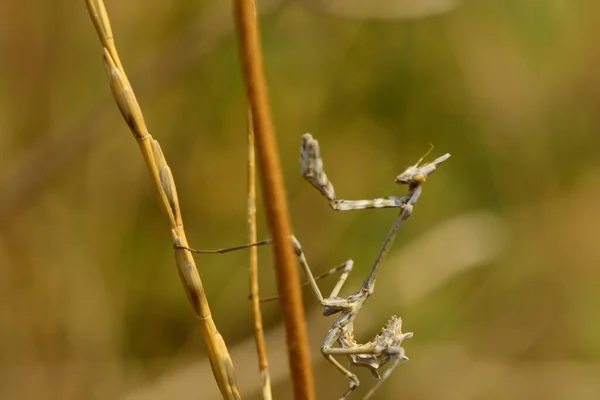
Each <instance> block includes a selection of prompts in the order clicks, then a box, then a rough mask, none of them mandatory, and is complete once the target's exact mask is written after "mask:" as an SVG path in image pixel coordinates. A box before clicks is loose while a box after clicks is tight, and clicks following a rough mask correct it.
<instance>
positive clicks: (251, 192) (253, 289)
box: [248, 110, 272, 400]
mask: <svg viewBox="0 0 600 400" xmlns="http://www.w3.org/2000/svg"><path fill="white" fill-rule="evenodd" d="M256 240H257V235H256V162H255V155H254V129H253V128H252V112H251V111H250V110H248V243H254V242H256ZM249 251H250V268H249V269H250V300H251V302H252V319H253V320H254V339H255V341H256V352H257V353H258V368H259V370H260V375H261V381H262V392H263V399H264V400H271V399H272V394H271V374H270V373H269V361H268V358H267V345H266V343H265V333H264V330H263V324H262V314H261V312H260V303H261V301H260V295H259V290H258V248H257V247H255V246H252V247H250V248H249Z"/></svg>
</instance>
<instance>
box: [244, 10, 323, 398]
mask: <svg viewBox="0 0 600 400" xmlns="http://www.w3.org/2000/svg"><path fill="white" fill-rule="evenodd" d="M234 14H235V19H236V26H237V30H238V37H239V46H240V53H241V59H242V66H243V75H244V83H245V86H246V94H247V97H248V102H249V104H250V109H251V112H252V119H253V126H254V132H255V135H256V149H257V152H258V163H259V166H260V176H261V180H262V183H263V184H262V188H263V194H264V199H265V209H266V216H267V222H268V224H269V228H270V230H271V234H272V237H273V241H274V246H273V252H274V255H275V264H276V270H275V271H276V276H277V287H278V292H279V295H280V296H281V303H280V304H281V307H282V309H283V321H284V326H285V331H286V339H287V350H288V362H289V365H290V370H291V374H292V383H293V387H294V395H295V399H296V400H305V399H306V400H313V399H314V398H315V393H314V378H313V375H312V365H311V361H310V352H309V347H308V338H307V333H306V321H305V320H304V307H303V304H302V295H301V291H300V279H299V277H298V273H297V270H296V262H295V259H294V255H293V252H292V246H291V243H290V240H289V237H290V234H291V229H290V222H289V217H288V212H287V204H286V200H285V192H284V187H283V177H282V173H281V167H280V162H279V155H278V153H277V146H276V141H275V133H274V128H273V123H272V121H271V115H270V109H269V104H268V99H267V87H266V82H265V77H264V71H263V64H262V54H261V50H260V44H259V36H258V23H257V20H256V18H255V12H254V4H253V2H252V0H234Z"/></svg>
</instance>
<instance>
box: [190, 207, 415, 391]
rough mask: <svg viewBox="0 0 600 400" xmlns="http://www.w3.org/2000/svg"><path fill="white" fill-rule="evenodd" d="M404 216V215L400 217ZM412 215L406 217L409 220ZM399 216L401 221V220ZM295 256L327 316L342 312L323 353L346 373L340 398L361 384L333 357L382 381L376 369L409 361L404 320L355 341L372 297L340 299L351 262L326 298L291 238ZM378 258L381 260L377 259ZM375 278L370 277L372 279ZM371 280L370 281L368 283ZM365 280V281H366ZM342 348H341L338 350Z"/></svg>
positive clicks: (392, 320) (394, 320) (361, 293)
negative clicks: (368, 338)
mask: <svg viewBox="0 0 600 400" xmlns="http://www.w3.org/2000/svg"><path fill="white" fill-rule="evenodd" d="M402 215H404V213H401V216H402ZM409 215H410V214H407V216H405V217H404V219H405V218H408V216H409ZM401 216H399V218H400V217H401ZM399 226H400V225H399V224H395V225H394V227H393V228H392V230H391V231H390V233H388V239H389V237H390V236H391V235H394V234H395V231H396V230H397V229H398V228H399ZM290 239H291V241H292V245H293V248H294V251H295V253H296V256H297V257H298V260H299V263H300V265H301V267H302V269H303V271H304V272H305V274H306V276H307V278H308V283H309V285H310V286H311V287H312V289H313V292H314V295H315V297H316V298H317V300H318V301H319V303H320V304H321V305H322V306H323V307H324V308H323V314H324V315H332V314H337V313H339V314H340V316H339V317H338V318H337V320H336V321H335V323H334V324H333V326H332V328H331V329H330V330H329V331H328V333H327V335H326V336H325V340H324V341H323V344H322V346H321V352H322V354H323V356H324V357H325V358H326V359H327V360H328V361H329V362H330V363H331V364H332V365H333V366H334V367H335V368H336V369H338V370H339V371H340V372H341V373H342V374H344V375H345V376H346V377H347V378H348V380H349V389H348V390H347V391H346V392H345V393H344V394H343V396H342V397H341V398H340V399H346V397H347V396H349V395H350V394H351V393H352V392H353V391H354V390H355V389H356V388H357V387H358V386H359V384H360V381H359V380H358V378H357V377H356V375H355V374H353V373H352V372H350V371H349V370H348V369H347V368H345V367H344V366H343V365H342V364H341V363H340V362H339V361H337V360H336V359H335V358H334V356H340V355H341V356H347V357H348V358H349V360H350V363H351V364H353V365H356V366H363V367H367V368H369V370H370V371H371V373H372V375H373V376H374V377H375V378H376V379H382V378H380V375H379V373H378V372H377V369H378V368H379V367H381V366H383V365H385V364H386V363H387V362H388V361H391V360H401V361H407V360H408V358H407V357H406V356H405V355H404V349H403V348H402V347H401V346H400V344H401V342H402V340H404V339H407V338H410V337H411V336H412V333H402V331H401V328H402V321H401V319H400V318H398V317H396V316H392V317H391V318H390V320H389V321H388V323H387V325H386V326H385V327H384V328H383V329H382V331H381V333H380V334H379V335H377V336H376V337H375V339H374V340H373V341H372V342H369V343H367V344H358V343H356V341H355V340H354V328H353V320H354V318H355V317H356V315H357V314H358V311H359V310H360V309H361V307H362V305H363V303H364V302H365V301H366V299H367V298H368V297H369V296H370V295H371V294H372V290H368V291H364V290H362V287H363V286H365V284H363V285H362V286H361V288H360V289H359V290H358V291H357V292H355V293H353V294H351V295H349V296H347V297H345V298H342V297H338V294H339V292H340V290H341V288H342V286H343V284H344V283H345V281H346V279H347V277H348V275H349V274H350V271H351V270H352V266H353V262H352V260H348V261H346V262H345V263H344V264H342V266H340V267H342V268H343V272H342V274H341V276H340V278H339V280H338V282H337V284H336V285H335V287H334V288H333V290H332V291H331V293H330V295H329V296H328V297H326V298H324V297H323V295H322V293H321V291H320V289H319V288H318V286H317V284H316V279H317V277H315V276H313V274H312V271H311V269H310V267H309V265H308V262H307V260H306V257H305V255H304V252H303V250H302V246H301V244H300V242H299V241H298V240H297V239H296V238H295V237H294V236H291V237H290ZM270 242H271V240H270V239H267V240H263V241H260V242H255V243H249V244H245V245H241V246H235V247H233V248H227V249H217V250H195V249H188V250H190V251H192V252H195V253H225V252H228V251H233V250H231V249H236V250H239V249H243V248H246V247H250V246H257V245H263V244H268V243H270ZM378 259H379V258H378ZM340 267H336V268H334V269H332V270H330V271H328V273H326V274H324V275H330V274H331V273H332V271H336V270H339V269H342V268H340ZM371 275H374V274H370V275H369V276H371ZM368 279H369V278H367V280H368ZM367 280H365V281H367ZM336 345H337V346H339V347H336ZM387 372H388V371H386V373H384V375H383V379H386V378H387V377H388V376H389V375H390V374H389V373H387Z"/></svg>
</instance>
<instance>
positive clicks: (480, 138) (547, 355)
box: [0, 0, 600, 400]
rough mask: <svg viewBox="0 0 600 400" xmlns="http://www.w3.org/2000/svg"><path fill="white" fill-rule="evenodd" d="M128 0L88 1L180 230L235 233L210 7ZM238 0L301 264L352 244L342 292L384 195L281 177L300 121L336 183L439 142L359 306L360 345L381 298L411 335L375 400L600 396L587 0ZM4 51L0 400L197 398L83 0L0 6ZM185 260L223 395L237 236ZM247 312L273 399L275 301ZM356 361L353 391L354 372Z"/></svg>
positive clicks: (226, 83)
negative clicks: (198, 293)
mask: <svg viewBox="0 0 600 400" xmlns="http://www.w3.org/2000/svg"><path fill="white" fill-rule="evenodd" d="M148 4H149V3H147V2H142V1H133V2H127V3H120V2H115V1H110V2H108V4H107V7H108V9H109V13H110V14H111V20H112V23H113V29H114V33H115V36H116V40H117V45H118V47H119V49H120V54H121V57H122V61H123V63H124V64H125V66H126V68H127V70H128V74H129V77H130V79H131V81H132V84H133V85H134V86H135V87H136V92H137V95H138V99H139V101H140V103H141V106H142V108H143V110H144V114H145V116H146V121H147V123H148V126H149V128H150V131H151V132H152V134H153V135H154V136H155V137H156V138H157V139H158V140H160V142H161V145H162V148H163V150H164V152H165V154H166V156H167V158H168V160H169V164H170V166H171V168H172V169H173V173H174V175H175V180H176V183H177V187H178V189H179V195H180V201H181V205H182V208H183V212H184V220H185V221H186V226H187V228H188V233H189V235H190V237H189V239H190V242H191V244H192V245H193V246H194V247H197V248H216V247H224V246H228V245H235V244H239V243H242V242H244V238H245V225H244V224H245V220H246V219H245V187H246V184H245V154H246V153H245V102H244V95H243V87H242V82H241V79H240V68H239V65H238V55H237V47H236V43H235V35H232V32H231V21H230V20H231V18H230V13H229V10H228V9H227V8H226V7H224V3H223V4H220V3H218V2H209V1H204V2H190V1H183V2H175V3H173V2H153V3H152V6H151V7H148ZM259 5H260V6H261V7H263V8H264V14H263V17H262V35H263V43H264V53H265V63H266V68H267V76H268V78H269V85H270V96H271V101H272V108H273V113H274V117H275V123H276V128H277V133H278V137H279V148H280V151H281V158H282V161H283V168H284V173H285V177H286V185H287V190H288V194H289V197H288V199H289V202H290V212H291V214H292V221H293V223H294V230H295V232H296V234H297V236H298V237H299V239H300V240H301V241H302V242H303V245H304V247H305V250H306V252H307V255H308V258H309V262H310V263H311V265H312V266H313V268H314V269H315V270H316V271H325V270H327V269H329V268H331V267H332V266H334V265H337V264H339V263H340V262H342V261H343V260H345V259H346V258H348V257H352V258H353V259H354V260H355V263H356V264H355V265H356V268H355V270H354V272H353V276H351V279H350V284H349V288H350V289H352V288H353V287H355V286H352V285H358V283H359V282H360V281H361V280H362V278H363V277H364V274H365V271H366V270H367V269H368V268H369V267H370V263H371V262H372V260H373V259H374V257H375V255H376V253H377V251H378V250H379V246H380V243H381V240H382V239H383V237H384V236H385V233H386V231H387V229H388V226H389V225H390V224H391V223H392V220H393V219H394V217H395V211H390V210H379V211H371V212H355V213H335V212H332V211H331V210H330V209H329V208H328V207H327V205H326V203H325V201H324V200H323V199H322V198H321V197H320V195H319V194H318V193H317V192H316V191H315V190H314V189H313V188H311V187H310V186H309V185H307V184H306V183H305V182H304V181H303V179H302V178H301V177H300V174H299V168H298V150H299V143H300V136H301V134H302V133H304V132H311V133H312V134H313V135H314V136H315V137H316V138H318V139H319V141H320V143H321V148H322V152H323V157H324V159H325V167H326V171H327V173H328V175H329V177H330V178H331V179H332V181H333V182H334V184H335V186H336V190H337V193H338V195H339V196H340V197H342V198H349V199H358V198H365V197H368V196H387V195H392V194H394V195H397V194H400V193H402V190H403V188H398V187H397V186H395V184H394V181H393V180H394V177H395V176H396V175H397V173H399V172H400V171H401V170H403V169H404V168H405V167H406V166H407V165H409V164H412V163H414V162H415V161H416V160H418V159H419V157H421V155H423V154H424V153H425V152H426V151H427V149H428V148H429V143H432V144H433V145H434V150H433V153H432V156H436V155H439V154H442V153H444V152H449V153H451V154H452V156H453V157H452V158H451V159H450V160H449V162H448V163H446V164H444V165H443V167H441V168H440V170H439V171H438V172H437V173H436V174H435V175H433V176H432V178H431V179H430V182H428V183H427V184H426V186H425V189H424V193H423V196H422V198H421V199H420V201H419V204H418V206H417V208H416V209H415V214H414V217H413V218H412V219H411V220H410V221H409V223H408V224H407V225H406V227H405V228H403V229H402V231H401V233H400V236H399V239H398V241H397V243H396V245H395V250H394V251H395V254H392V256H391V257H390V258H389V260H388V265H387V266H386V268H384V270H383V275H382V277H381V278H380V280H379V282H378V287H377V291H376V293H375V296H374V297H373V298H372V300H371V301H370V302H369V303H367V305H366V307H365V309H364V311H363V313H365V315H364V316H362V315H361V318H359V319H358V321H357V331H358V332H359V338H358V339H359V340H365V341H366V340H368V338H370V337H373V335H374V334H375V332H376V331H378V330H379V329H380V327H381V326H382V325H383V323H384V322H385V321H386V319H387V317H388V316H389V315H390V314H392V313H398V314H399V315H401V316H402V318H403V319H404V326H405V329H406V330H408V331H414V332H415V337H414V338H413V339H411V340H409V341H407V342H406V343H405V348H406V351H407V354H408V356H409V357H411V361H410V362H409V363H408V364H405V365H403V366H401V367H400V368H399V369H398V370H397V371H396V372H395V373H394V375H393V377H392V378H391V379H390V380H389V382H386V384H385V385H384V386H383V387H382V388H381V389H380V391H379V392H378V394H377V395H378V396H379V398H389V399H396V398H410V399H423V400H425V399H461V400H464V399H474V400H475V399H506V398H511V399H531V398H545V399H598V398H600V379H598V376H600V364H599V363H600V320H599V319H598V318H597V316H598V313H599V310H600V296H599V295H598V288H599V287H600V272H599V267H600V248H599V245H598V238H599V237H600V228H598V223H597V221H599V220H600V208H599V207H598V205H599V204H600V158H599V157H598V156H599V146H600V136H599V134H598V132H599V127H600V118H599V114H598V110H600V108H599V107H600V74H599V73H598V67H597V65H598V64H599V63H600V49H599V48H598V46H597V43H596V42H597V41H596V40H595V39H594V38H596V37H598V36H599V35H600V4H599V3H598V2H597V1H592V0H571V1H567V0H553V1H539V0H537V1H536V0H508V1H507V0H503V1H500V0H496V1H494V0H490V1H486V2H479V1H474V0H469V1H464V2H463V4H462V5H461V7H459V8H457V9H456V10H453V11H451V12H449V13H446V14H442V15H437V16H430V17H427V18H422V19H409V20H385V21H383V20H360V19H343V18H339V17H336V16H334V15H329V14H321V13H319V12H317V11H316V9H314V8H313V9H310V8H305V7H303V6H302V5H301V4H300V3H299V2H298V3H296V2H291V3H275V2H273V1H271V2H268V1H265V2H259ZM0 50H2V54H3V55H4V57H3V62H2V63H0V76H1V77H2V78H1V79H0V168H1V169H0V170H1V172H0V183H1V186H0V187H1V191H0V296H1V302H0V398H2V399H26V398H39V399H41V398H44V399H90V398H98V399H105V398H128V399H151V398H157V399H158V398H166V397H167V396H171V397H174V398H179V399H186V398H203V399H204V398H206V399H209V398H218V394H217V391H216V385H215V383H214V381H213V378H212V375H211V374H210V372H209V371H210V370H209V367H208V366H207V364H206V359H205V356H204V352H205V349H204V345H203V343H202V339H201V337H200V334H199V332H198V329H197V322H196V321H195V320H194V317H193V313H192V311H191V309H190V307H189V304H188V303H187V299H186V298H185V296H184V292H183V290H182V288H181V286H180V282H179V280H178V277H177V273H176V269H175V265H174V261H173V255H172V248H171V245H170V243H171V241H170V238H169V237H167V234H166V230H165V229H164V226H162V224H164V222H163V219H162V216H161V215H160V210H159V208H158V204H157V201H156V199H155V196H154V194H153V193H152V189H151V187H150V185H149V180H148V178H147V176H146V171H145V170H144V167H143V163H142V158H141V156H140V154H139V151H138V149H137V148H136V145H135V144H134V142H133V140H132V138H131V135H130V133H128V130H127V127H126V126H125V124H124V123H123V121H122V119H121V116H120V115H119V112H118V110H117V108H116V106H115V105H114V104H113V103H112V99H111V97H110V92H109V87H108V84H107V82H106V77H105V72H104V70H103V68H104V67H103V66H102V62H101V59H100V52H99V48H98V46H97V43H96V38H95V33H94V31H93V27H92V24H91V22H90V20H89V18H88V16H87V14H86V10H85V6H84V3H83V2H75V3H74V2H67V1H55V2H52V3H51V4H50V3H44V2H42V1H39V0H37V1H36V0H34V1H33V2H7V4H5V6H4V12H2V13H0ZM259 210H260V208H259ZM261 232H262V233H263V235H266V231H265V229H264V224H263V225H262V226H261ZM261 253H262V254H261V266H262V270H261V279H262V283H261V285H262V287H261V291H262V293H263V295H265V296H268V295H271V294H273V293H274V291H275V288H274V279H273V271H272V268H271V264H272V263H271V260H270V257H269V251H266V250H262V251H261ZM197 260H198V264H199V267H200V274H201V276H202V278H203V281H204V283H205V286H206V290H207V293H208V297H209V301H210V304H211V307H212V309H213V314H214V317H215V320H216V323H217V325H218V327H219V330H220V331H221V333H223V335H224V336H225V340H226V341H227V343H228V345H229V347H230V350H231V352H232V356H233V358H234V363H235V365H236V368H237V370H238V374H239V375H240V386H241V389H242V391H243V392H244V394H245V397H246V398H259V397H258V395H259V390H258V388H259V380H258V373H257V365H256V361H255V358H254V347H253V346H254V345H253V343H252V338H251V334H252V328H251V320H250V312H249V309H250V308H249V306H250V304H249V301H248V300H247V294H248V288H247V287H248V284H247V266H246V264H247V257H246V254H245V253H243V252H240V253H238V254H230V255H221V256H208V255H207V256H203V257H198V258H197ZM409 283H410V284H409ZM331 284H332V282H330V281H327V282H324V283H323V286H324V287H329V286H330V285H331ZM306 304H307V306H308V307H307V309H308V311H307V318H308V320H309V329H310V334H311V337H312V339H311V340H312V341H313V347H314V352H315V355H314V360H315V362H316V371H317V384H318V388H317V389H318V393H319V394H320V396H319V398H334V397H335V396H337V395H339V393H341V391H342V390H343V389H344V388H345V387H346V381H345V379H344V378H343V377H342V376H341V375H339V374H338V373H337V371H335V370H334V369H333V368H331V367H330V366H329V365H326V364H325V363H323V360H322V357H320V356H319V355H318V349H319V345H320V341H321V338H322V336H323V335H324V333H325V332H326V330H327V327H328V324H329V323H330V322H331V319H326V318H323V317H320V316H319V313H318V308H316V307H314V306H315V302H314V301H313V299H312V297H311V296H310V295H309V294H308V292H307V296H306ZM264 317H265V323H266V329H267V334H268V339H269V342H268V345H269V356H270V362H271V364H272V369H273V372H272V373H273V375H274V381H275V383H276V386H275V388H274V389H275V397H276V398H287V397H286V396H288V395H289V393H290V386H289V382H288V380H287V378H286V365H287V364H286V362H287V361H286V360H285V355H284V352H283V350H282V340H281V337H282V335H281V327H280V315H279V309H278V307H277V305H276V304H267V305H265V307H264ZM365 372H366V371H360V372H359V377H360V378H361V380H362V382H363V385H364V386H365V387H364V388H362V387H361V389H360V393H364V391H365V390H366V388H368V387H370V385H372V384H373V383H374V382H373V381H372V380H371V378H370V376H369V374H368V373H365ZM376 397H377V396H376ZM356 398H360V396H359V395H356Z"/></svg>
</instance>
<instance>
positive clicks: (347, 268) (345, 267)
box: [174, 237, 354, 303]
mask: <svg viewBox="0 0 600 400" xmlns="http://www.w3.org/2000/svg"><path fill="white" fill-rule="evenodd" d="M271 243H273V239H264V240H260V241H258V242H254V243H245V244H242V245H239V246H233V247H224V248H221V249H210V250H201V249H193V248H191V247H185V246H181V245H175V246H174V247H175V248H180V249H184V250H187V251H190V252H192V253H197V254H224V253H229V252H233V251H237V250H243V249H246V248H250V247H253V246H264V245H267V244H271ZM296 243H297V244H296ZM292 244H293V245H294V248H295V249H297V248H298V245H299V242H298V240H297V239H296V238H295V237H292ZM353 266H354V261H352V260H346V261H345V262H344V263H343V264H340V265H338V266H337V267H334V268H331V269H330V270H329V271H326V272H324V273H322V274H320V275H317V276H315V277H314V279H315V281H318V280H321V279H323V278H327V277H328V276H330V275H333V274H335V273H336V272H338V271H340V270H342V274H341V275H340V278H339V279H338V282H337V283H336V285H335V286H334V288H333V290H332V295H333V293H339V291H340V290H341V286H342V285H343V284H344V282H345V281H346V279H347V277H348V275H349V274H350V272H351V271H352V267H353ZM310 284H311V283H310V281H305V282H303V283H302V284H301V286H302V287H306V286H309V285H310ZM330 296H331V295H330ZM278 298H279V296H271V297H266V298H263V299H260V302H261V303H266V302H269V301H273V300H277V299H278Z"/></svg>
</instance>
